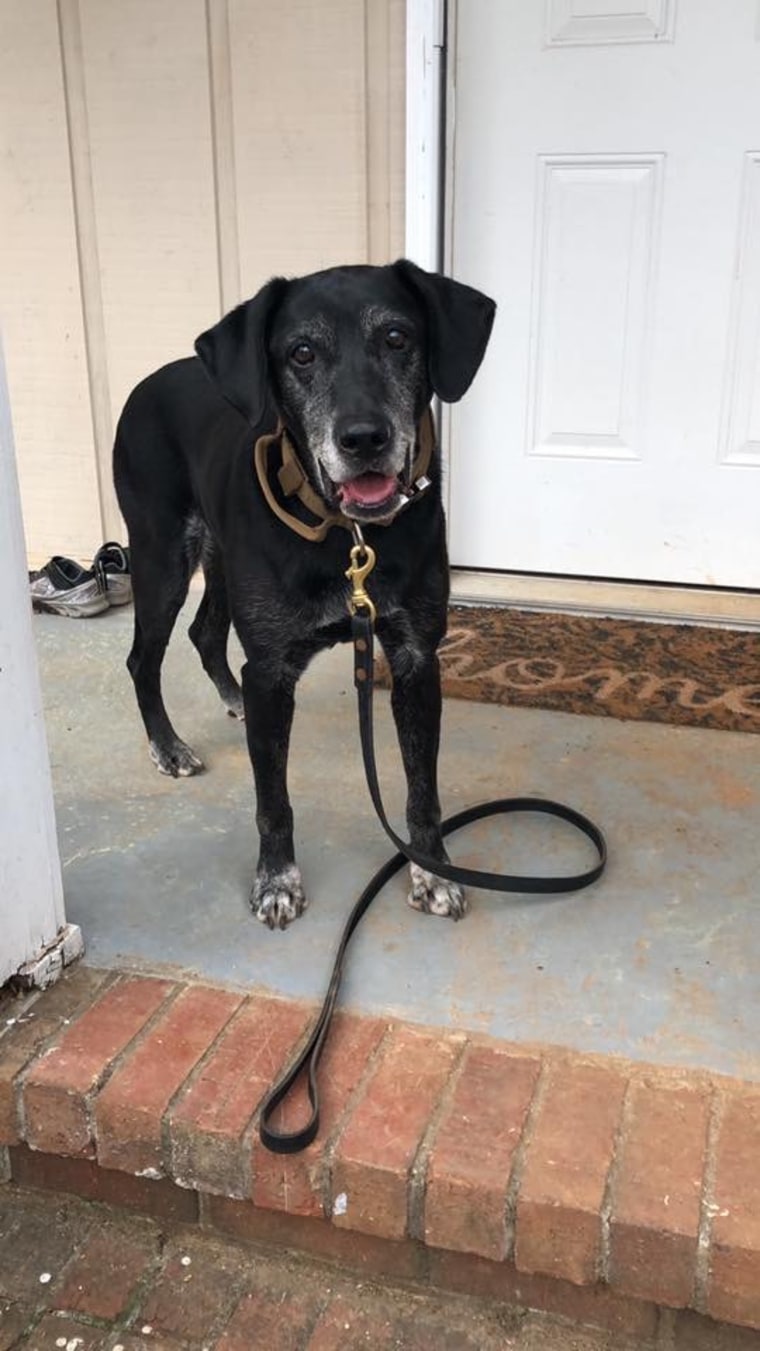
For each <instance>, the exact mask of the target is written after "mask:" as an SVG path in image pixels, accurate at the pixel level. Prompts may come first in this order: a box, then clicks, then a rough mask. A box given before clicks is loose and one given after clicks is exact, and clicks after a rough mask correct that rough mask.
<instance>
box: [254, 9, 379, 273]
mask: <svg viewBox="0 0 760 1351" xmlns="http://www.w3.org/2000/svg"><path fill="white" fill-rule="evenodd" d="M230 31H231V64H232V89H233V111H234V129H235V162H236V171H237V172H236V177H237V198H238V234H239V239H240V263H241V284H242V289H243V293H244V294H246V295H250V294H251V293H252V292H253V291H255V290H256V288H257V287H258V286H259V285H260V284H261V282H263V281H264V280H266V278H267V277H270V276H272V275H273V274H274V273H278V272H281V273H285V274H289V275H295V274H298V273H302V272H312V271H314V270H315V269H318V268H322V267H330V266H333V265H334V264H336V263H353V262H364V261H365V260H366V257H367V210H366V205H367V170H366V118H365V78H364V67H365V60H364V4H363V3H362V0H319V3H315V0H287V3H282V2H280V3H273V0H230Z"/></svg>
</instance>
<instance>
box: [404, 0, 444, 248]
mask: <svg viewBox="0 0 760 1351" xmlns="http://www.w3.org/2000/svg"><path fill="white" fill-rule="evenodd" d="M444 32H445V0H407V7H406V233H405V252H406V256H407V258H411V259H412V261H413V262H415V263H417V264H418V265H419V266H420V267H424V268H427V269H428V271H431V272H436V271H438V270H439V268H440V267H441V263H442V258H441V208H442V203H441V155H442V153H443V147H442V139H443V138H442V134H441V131H442V129H441V76H442V62H443V57H444Z"/></svg>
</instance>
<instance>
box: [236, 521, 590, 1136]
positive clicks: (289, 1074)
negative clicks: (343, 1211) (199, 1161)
mask: <svg viewBox="0 0 760 1351" xmlns="http://www.w3.org/2000/svg"><path fill="white" fill-rule="evenodd" d="M354 538H355V540H356V543H355V544H354V546H353V548H352V550H351V567H349V569H348V570H347V572H346V576H347V577H348V579H349V581H350V582H351V584H352V587H353V592H352V596H351V599H350V601H349V610H350V611H351V631H352V637H353V647H354V684H355V686H356V694H357V702H358V711H359V734H360V739H361V747H362V756H363V759H364V772H365V775H366V778H367V786H368V788H369V793H370V797H371V799H372V804H373V806H374V808H375V811H376V813H377V816H378V818H379V820H380V823H381V825H382V827H383V829H384V830H385V833H386V834H387V835H388V836H389V838H390V839H391V840H392V841H393V843H394V844H395V845H396V847H397V849H398V853H396V854H394V855H393V857H392V858H389V859H388V861H387V862H386V863H384V864H383V866H382V867H381V868H379V869H378V871H377V872H376V873H375V874H374V876H373V877H371V878H370V880H369V882H368V883H367V885H366V887H365V888H364V891H363V892H362V894H361V896H360V897H359V899H358V900H357V901H356V903H355V905H354V908H353V910H352V911H351V913H350V915H349V917H348V921H347V923H346V926H345V928H344V930H343V933H342V935H341V938H340V942H339V944H338V951H337V953H336V955H335V961H334V964H333V969H332V975H331V976H330V983H329V985H328V988H327V994H326V996H325V1000H324V1003H323V1005H322V1008H321V1010H320V1012H319V1015H318V1017H317V1019H316V1021H315V1023H314V1026H313V1028H312V1030H311V1033H310V1035H309V1039H308V1041H307V1042H306V1045H305V1046H304V1047H303V1049H302V1050H301V1051H300V1052H298V1054H297V1055H296V1057H295V1059H294V1061H293V1063H292V1064H291V1065H290V1067H289V1068H288V1069H287V1070H286V1072H285V1074H284V1075H283V1076H282V1077H281V1078H280V1080H279V1081H278V1082H277V1083H276V1084H275V1085H274V1087H273V1088H272V1089H271V1090H270V1092H269V1094H268V1095H267V1097H266V1098H265V1099H264V1102H263V1104H262V1108H261V1114H260V1117H259V1136H260V1138H261V1142H262V1144H263V1145H265V1147H266V1148H267V1149H269V1150H271V1151H272V1152H273V1153H275V1154H297V1153H299V1152H300V1150H302V1149H306V1147H307V1146H308V1145H310V1144H311V1143H312V1142H313V1141H314V1140H315V1139H316V1136H317V1132H318V1130H319V1089H318V1085H317V1068H318V1066H319V1061H320V1057H321V1055H322V1051H323V1049H324V1044H325V1039H326V1036H327V1031H328V1028H329V1026H330V1021H331V1019H332V1016H333V1012H334V1009H335V1003H336V1000H337V998H338V991H339V989H340V982H341V978H342V975H343V963H344V960H345V955H346V949H347V948H348V944H349V942H350V940H351V937H352V935H353V934H354V932H355V930H356V928H357V926H358V924H359V922H360V920H361V919H362V918H363V916H364V915H365V914H366V912H367V910H368V909H369V907H370V905H371V904H372V902H373V901H374V899H375V897H376V896H377V895H378V893H379V892H380V891H382V889H383V887H384V886H385V885H386V883H387V882H389V881H390V879H391V878H392V877H394V876H395V874H396V873H397V872H399V871H400V870H401V868H403V866H404V864H405V863H407V862H412V863H416V864H417V865H418V866H419V867H421V868H423V869H424V870H425V872H431V873H435V875H436V876H437V877H443V878H446V879H447V880H449V881H452V882H459V883H461V884H463V885H465V886H471V887H480V888H482V889H484V890H486V891H502V892H520V893H523V894H526V895H532V896H547V895H559V894H563V893H569V892H573V891H580V890H581V889H582V888H583V887H588V886H591V884H592V883H593V882H596V881H597V880H598V878H600V877H601V875H602V873H603V872H604V869H605V866H606V863H607V842H606V840H605V838H604V834H603V832H602V831H601V830H600V828H599V826H597V825H595V824H594V822H593V821H591V820H589V818H588V817H587V816H584V815H583V813H582V812H579V811H576V810H575V808H574V807H568V806H566V805H565V804H564V803H562V802H553V801H551V800H550V799H549V798H541V797H536V798H533V797H512V798H496V799H495V800H494V801H492V802H485V803H482V804H480V805H477V806H473V807H466V808H465V809H464V811H461V812H456V813H455V815H453V816H449V817H447V818H446V819H445V820H444V821H442V822H441V834H442V835H443V836H447V835H451V834H452V833H453V831H455V830H461V829H462V827H463V826H468V825H470V824H471V823H472V822H473V821H482V820H484V819H486V818H487V817H489V816H501V815H513V814H516V813H525V812H533V813H539V814H541V815H543V816H553V817H555V818H556V819H559V820H560V821H566V822H567V823H568V824H569V825H571V826H573V827H574V828H575V829H576V830H578V831H579V832H580V833H581V834H582V835H585V837H586V839H588V840H589V841H590V843H591V844H592V845H593V847H594V850H595V852H596V862H595V863H594V864H593V865H592V866H591V867H590V868H587V869H586V870H585V871H584V872H580V873H573V874H569V875H567V876H554V877H541V876H527V877H526V876H520V875H512V874H509V873H491V872H484V871H481V870H480V869H477V868H460V867H459V866H458V865H455V864H452V863H449V862H448V861H444V860H442V859H436V858H432V857H431V856H429V855H427V854H423V853H421V852H420V851H419V850H417V849H414V848H413V847H412V845H411V844H409V843H407V842H406V841H405V840H402V839H401V837H400V836H399V835H397V834H396V832H395V831H394V829H393V827H392V826H391V824H390V822H389V821H388V817H387V815H386V812H385V807H384V805H383V800H382V797H381V794H380V785H379V782H378V777H377V764H376V762H375V747H374V736H373V726H372V696H373V693H374V660H375V658H374V621H375V607H374V605H373V603H372V601H371V599H370V597H369V596H368V595H367V593H366V591H365V589H364V582H365V581H366V578H367V577H368V576H369V574H370V572H371V571H372V569H373V567H374V566H375V554H374V551H373V550H372V549H371V548H370V547H369V546H368V545H366V544H365V543H364V539H363V537H362V533H361V530H360V528H359V527H358V526H355V529H354ZM362 551H363V555H362ZM360 556H363V558H364V562H362V563H360V562H359V558H360ZM304 1070H305V1071H306V1073H307V1076H308V1093H309V1102H310V1103H311V1115H310V1117H309V1119H308V1121H307V1122H306V1124H305V1125H304V1126H302V1127H300V1128H299V1129H298V1130H295V1131H281V1130H278V1129H276V1128H275V1127H273V1126H272V1125H271V1124H270V1123H271V1120H272V1117H273V1115H274V1112H275V1111H276V1109H277V1107H279V1105H280V1103H281V1102H282V1101H283V1100H284V1099H285V1098H286V1097H287V1095H288V1093H289V1092H290V1090H291V1088H292V1087H293V1085H294V1084H295V1082H296V1080H297V1079H298V1078H299V1077H300V1075H301V1074H302V1072H303V1071H304Z"/></svg>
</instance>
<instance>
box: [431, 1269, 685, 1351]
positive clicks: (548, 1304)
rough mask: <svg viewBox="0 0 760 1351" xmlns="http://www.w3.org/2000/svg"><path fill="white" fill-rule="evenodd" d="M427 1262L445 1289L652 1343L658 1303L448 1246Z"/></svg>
mask: <svg viewBox="0 0 760 1351" xmlns="http://www.w3.org/2000/svg"><path fill="white" fill-rule="evenodd" d="M429 1262H430V1268H429V1278H430V1283H431V1285H434V1286H437V1287H439V1288H440V1289H442V1290H448V1291H457V1292H458V1293H459V1294H463V1295H477V1296H480V1297H482V1298H485V1299H489V1300H499V1301H501V1302H502V1303H507V1304H516V1305H518V1306H520V1307H523V1308H529V1309H537V1310H539V1311H541V1312H544V1313H550V1314H556V1315H557V1316H558V1317H561V1318H567V1319H568V1320H569V1321H570V1322H572V1323H588V1324H590V1325H592V1326H595V1327H600V1328H604V1329H605V1330H607V1331H608V1332H613V1333H616V1334H617V1333H625V1334H626V1335H627V1336H630V1337H632V1338H635V1339H636V1345H637V1346H641V1345H642V1343H648V1342H649V1341H650V1339H652V1338H654V1336H655V1333H656V1331H657V1326H658V1313H657V1307H656V1305H654V1304H651V1303H645V1302H644V1301H643V1300H639V1299H631V1298H630V1297H629V1296H628V1295H620V1294H618V1293H617V1291H615V1290H610V1288H609V1286H607V1285H601V1284H596V1285H585V1286H584V1285H573V1284H571V1282H570V1281H561V1280H555V1279H553V1278H552V1277H551V1276H528V1275H526V1274H525V1273H524V1272H521V1271H518V1270H517V1268H516V1267H515V1265H514V1263H512V1262H489V1261H487V1260H486V1259H485V1258H483V1257H476V1256H474V1255H472V1254H469V1253H455V1252H447V1251H445V1250H444V1249H440V1250H436V1249H431V1251H430V1253H429ZM684 1351H686V1349H685V1348H684Z"/></svg>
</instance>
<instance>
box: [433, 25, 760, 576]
mask: <svg viewBox="0 0 760 1351" xmlns="http://www.w3.org/2000/svg"><path fill="white" fill-rule="evenodd" d="M757 20H758V16H757V5H756V2H755V0H734V3H732V4H731V5H730V6H718V5H716V4H715V0H683V2H682V4H681V5H680V7H679V8H678V12H677V13H676V8H675V4H674V0H649V2H648V3H646V2H645V0H640V2H639V3H633V0H624V2H623V0H619V2H618V0H548V3H547V4H546V5H545V6H544V5H539V4H534V5H525V4H523V3H522V2H521V0H467V3H466V4H464V3H460V4H459V5H458V15H457V27H456V37H455V55H454V60H455V68H454V81H455V137H454V150H453V154H454V164H453V219H452V262H453V273H454V275H455V276H458V277H461V278H462V279H463V280H466V281H468V282H470V283H471V284H473V285H476V286H480V287H482V288H483V289H484V290H485V291H488V292H489V293H490V294H492V295H493V296H494V297H495V298H496V299H497V301H498V302H499V313H498V316H497V321H496V326H495V329H494V336H493V339H492V344H491V347H490V349H489V353H488V355H487V357H486V361H485V363H484V367H483V371H482V374H481V375H480V376H479V377H478V380H477V381H476V383H475V386H474V387H473V390H472V392H471V393H470V394H469V395H468V397H467V399H466V400H465V401H464V403H463V404H462V405H459V406H458V407H457V408H456V409H454V411H453V415H452V424H451V426H452V439H451V465H450V483H451V493H450V520H451V553H452V561H453V562H454V563H455V564H458V565H460V566H466V567H474V568H495V569H512V570H520V571H528V572H548V573H561V574H568V575H573V574H576V575H586V576H604V577H617V578H630V579H643V580H660V581H669V582H692V583H699V584H702V585H724V586H737V587H756V586H758V584H760V531H759V530H758V527H757V521H758V517H759V516H760V511H759V510H758V494H759V493H760V475H758V472H757V471H758V468H760V186H759V185H760V150H758V148H757V146H758V142H759V141H760V41H758V35H759V34H758V22H757Z"/></svg>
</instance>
